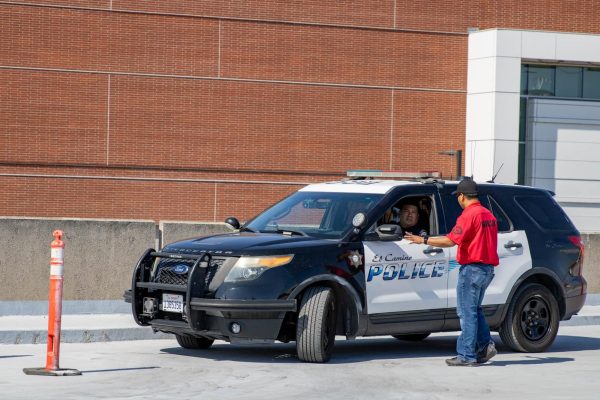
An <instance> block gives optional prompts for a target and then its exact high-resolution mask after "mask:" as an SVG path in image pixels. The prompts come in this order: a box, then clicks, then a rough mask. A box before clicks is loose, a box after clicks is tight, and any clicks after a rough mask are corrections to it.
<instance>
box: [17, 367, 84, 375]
mask: <svg viewBox="0 0 600 400" xmlns="http://www.w3.org/2000/svg"><path fill="white" fill-rule="evenodd" d="M23 372H24V373H25V375H44V376H73V375H81V371H78V370H76V369H68V368H58V369H46V368H44V367H41V368H23Z"/></svg>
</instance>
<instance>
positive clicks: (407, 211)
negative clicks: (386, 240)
mask: <svg viewBox="0 0 600 400" xmlns="http://www.w3.org/2000/svg"><path fill="white" fill-rule="evenodd" d="M400 227H401V228H402V233H403V234H404V233H406V232H410V233H412V234H413V235H417V236H426V235H427V234H428V232H427V230H426V229H425V228H424V227H423V226H421V225H419V206H418V203H413V202H407V203H404V204H403V205H402V207H401V208H400Z"/></svg>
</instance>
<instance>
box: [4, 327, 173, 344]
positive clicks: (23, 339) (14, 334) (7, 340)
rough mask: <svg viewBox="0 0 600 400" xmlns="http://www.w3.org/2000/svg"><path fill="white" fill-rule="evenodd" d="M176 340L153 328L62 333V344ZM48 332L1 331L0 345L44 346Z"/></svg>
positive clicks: (78, 330)
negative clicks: (154, 330) (155, 331)
mask: <svg viewBox="0 0 600 400" xmlns="http://www.w3.org/2000/svg"><path fill="white" fill-rule="evenodd" d="M156 339H175V336H174V335H172V334H170V333H163V332H157V333H154V332H153V331H152V329H151V328H116V329H89V330H82V329H67V330H63V331H61V334H60V342H61V343H93V342H115V341H127V340H156ZM47 342H48V331H46V330H31V331H22V330H21V331H18V330H15V331H0V344H44V343H47Z"/></svg>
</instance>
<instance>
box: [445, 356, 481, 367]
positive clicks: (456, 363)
mask: <svg viewBox="0 0 600 400" xmlns="http://www.w3.org/2000/svg"><path fill="white" fill-rule="evenodd" d="M446 364H448V365H449V366H450V367H478V366H479V364H477V361H465V360H463V359H462V358H459V357H452V358H449V359H447V360H446Z"/></svg>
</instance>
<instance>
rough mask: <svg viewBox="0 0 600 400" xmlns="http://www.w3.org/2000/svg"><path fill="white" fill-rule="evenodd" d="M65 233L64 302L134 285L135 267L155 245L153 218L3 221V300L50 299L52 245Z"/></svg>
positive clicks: (109, 295) (106, 295)
mask: <svg viewBox="0 0 600 400" xmlns="http://www.w3.org/2000/svg"><path fill="white" fill-rule="evenodd" d="M55 229H61V230H63V231H64V233H65V236H64V239H63V241H64V242H65V267H64V271H65V275H64V297H63V298H64V300H113V299H119V298H121V296H122V294H123V291H124V290H125V289H127V287H128V286H130V280H131V273H132V272H133V267H134V266H135V264H136V262H137V261H138V259H139V257H140V256H141V254H142V252H143V251H144V250H145V249H147V248H149V247H152V246H153V245H154V236H155V233H156V225H155V224H154V222H151V221H101V220H47V219H46V220H42V219H25V218H24V219H6V218H2V219H0V237H2V238H4V239H5V240H3V244H2V250H1V251H0V281H1V282H2V290H1V291H0V301H4V300H38V301H39V300H46V299H47V298H48V286H49V275H50V243H51V241H52V240H53V237H52V232H53V230H55Z"/></svg>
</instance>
